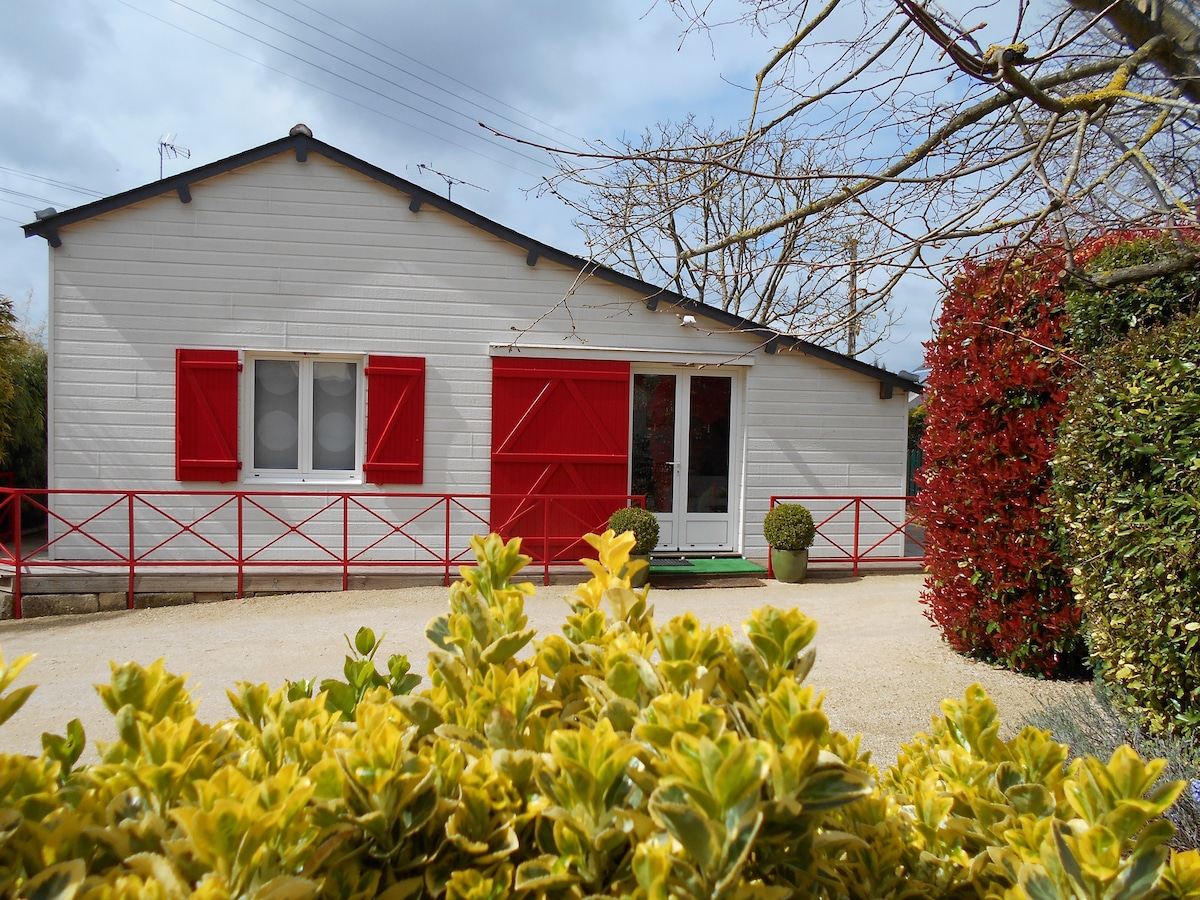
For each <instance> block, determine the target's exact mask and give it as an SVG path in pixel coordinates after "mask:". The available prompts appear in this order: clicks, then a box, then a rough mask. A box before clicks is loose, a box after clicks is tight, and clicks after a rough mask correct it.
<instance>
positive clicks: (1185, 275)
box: [1066, 231, 1200, 355]
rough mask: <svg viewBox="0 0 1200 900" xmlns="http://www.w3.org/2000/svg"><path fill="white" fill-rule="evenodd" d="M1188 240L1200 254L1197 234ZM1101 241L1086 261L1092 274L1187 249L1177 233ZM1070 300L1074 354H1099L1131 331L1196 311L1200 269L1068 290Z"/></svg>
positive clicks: (1112, 236) (1114, 236) (1156, 260)
mask: <svg viewBox="0 0 1200 900" xmlns="http://www.w3.org/2000/svg"><path fill="white" fill-rule="evenodd" d="M1186 240H1187V243H1188V245H1189V247H1190V248H1191V251H1192V252H1193V253H1200V241H1198V240H1197V236H1196V234H1195V232H1192V231H1189V232H1188V234H1187V235H1186ZM1100 242H1101V243H1103V244H1104V245H1106V246H1105V249H1103V250H1101V251H1100V252H1099V253H1096V254H1095V255H1094V256H1092V257H1091V258H1090V259H1089V260H1088V261H1087V271H1088V273H1089V274H1092V275H1100V274H1105V273H1107V272H1110V271H1112V270H1114V269H1125V268H1130V267H1132V266H1140V265H1149V264H1152V263H1162V262H1166V261H1168V260H1171V259H1174V258H1177V257H1179V256H1180V255H1181V254H1182V252H1183V248H1182V247H1181V246H1180V245H1179V242H1178V241H1176V240H1175V238H1174V237H1173V236H1171V235H1169V234H1167V235H1164V234H1163V233H1162V232H1151V233H1139V232H1133V233H1129V232H1114V233H1112V234H1110V235H1106V236H1105V237H1104V238H1101V239H1100ZM1066 301H1067V302H1066V310H1067V321H1068V326H1067V336H1068V339H1069V340H1070V343H1071V347H1072V350H1073V352H1075V353H1080V354H1084V355H1086V354H1089V353H1094V352H1095V351H1097V350H1099V349H1100V348H1102V347H1105V346H1108V345H1109V344H1112V343H1114V342H1116V341H1119V340H1121V339H1122V338H1123V337H1124V336H1125V335H1126V334H1127V333H1129V332H1130V331H1132V330H1137V329H1139V328H1149V327H1153V326H1155V325H1161V324H1164V323H1166V322H1169V321H1170V320H1171V319H1172V318H1174V317H1175V316H1177V315H1180V314H1185V313H1189V312H1193V311H1194V310H1195V309H1196V308H1197V306H1198V305H1200V267H1198V268H1194V269H1191V270H1190V271H1184V272H1178V273H1175V274H1172V275H1160V276H1158V277H1155V278H1147V279H1143V280H1142V281H1138V282H1134V283H1132V284H1125V285H1121V286H1120V287H1115V288H1110V289H1109V290H1104V291H1096V290H1092V289H1084V288H1075V289H1073V290H1069V291H1067V292H1066Z"/></svg>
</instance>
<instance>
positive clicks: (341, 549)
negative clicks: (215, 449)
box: [0, 487, 645, 618]
mask: <svg viewBox="0 0 1200 900" xmlns="http://www.w3.org/2000/svg"><path fill="white" fill-rule="evenodd" d="M629 503H633V504H636V505H645V498H644V497H643V496H640V495H625V494H622V495H612V496H607V495H603V496H595V495H589V496H586V497H585V496H561V495H560V496H541V495H521V496H516V495H501V494H432V493H429V494H426V493H342V492H334V493H312V492H304V491H269V492H268V491H99V490H96V491H48V492H47V491H31V490H24V489H14V488H6V487H0V521H3V519H4V518H5V517H8V516H11V519H12V522H13V533H12V542H11V544H0V566H3V567H5V568H7V567H8V566H11V567H12V592H13V614H14V616H15V617H16V618H21V590H22V589H21V578H22V575H23V574H26V573H32V572H34V571H36V570H39V569H40V570H49V569H62V568H65V567H71V568H78V569H82V570H84V571H89V570H96V569H100V570H115V571H119V572H122V573H124V574H126V575H127V596H126V602H127V605H128V606H129V608H131V609H132V608H133V605H134V579H135V577H136V576H137V574H138V573H139V572H145V571H146V570H148V569H155V568H157V569H160V570H161V569H167V568H170V569H197V568H204V569H216V570H234V571H236V574H237V593H238V596H242V594H243V590H244V583H245V574H246V572H247V571H248V570H252V569H262V568H268V567H270V568H276V569H291V568H302V569H326V570H330V569H332V570H335V571H336V570H340V571H341V575H342V588H343V590H345V589H347V588H348V586H349V580H350V574H351V572H352V571H362V570H367V569H372V568H375V569H378V568H390V569H397V568H400V569H403V568H419V569H423V570H425V571H431V572H437V571H439V570H440V572H441V574H442V577H443V580H444V582H445V583H446V584H449V583H450V569H451V566H455V565H460V564H463V563H470V562H472V561H473V557H472V555H471V551H470V549H469V547H468V543H467V540H468V538H469V536H470V535H472V534H478V533H481V532H482V533H486V532H489V531H496V532H499V533H500V534H502V535H504V536H505V537H515V536H520V537H522V538H523V541H522V546H521V549H522V551H523V552H525V553H527V554H529V555H530V556H532V557H534V559H535V560H537V561H538V562H539V563H540V564H541V567H542V569H543V578H544V580H545V583H546V584H549V583H550V569H551V567H552V566H563V565H572V564H577V563H578V561H579V559H580V558H581V557H584V556H588V555H591V547H590V546H589V545H588V544H587V543H586V542H585V541H584V540H583V539H582V537H580V536H581V535H583V534H585V533H587V532H599V531H603V530H604V528H605V527H606V526H607V520H608V516H609V514H610V513H611V512H612V510H614V509H616V508H618V507H620V506H624V505H626V504H629ZM23 507H25V508H30V509H35V510H40V511H41V512H43V513H44V514H45V517H46V520H47V537H46V538H45V540H42V541H41V542H40V543H36V546H25V545H24V544H23V543H22V535H21V514H22V508H23ZM497 508H502V509H503V510H505V512H504V521H502V522H497V521H495V520H494V519H493V518H492V515H493V510H495V509H497ZM530 534H536V535H540V537H534V538H533V539H530V538H529V537H528V535H530ZM0 571H2V570H0Z"/></svg>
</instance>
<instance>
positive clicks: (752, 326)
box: [22, 134, 922, 393]
mask: <svg viewBox="0 0 1200 900" xmlns="http://www.w3.org/2000/svg"><path fill="white" fill-rule="evenodd" d="M288 151H293V152H295V153H296V155H297V158H299V159H303V156H304V154H306V153H308V152H315V153H319V154H321V155H322V156H324V157H326V158H327V159H329V160H330V161H332V162H336V163H338V164H340V165H343V166H345V167H346V168H348V169H351V170H353V171H355V172H358V173H360V174H362V175H365V176H367V177H368V178H371V179H374V180H375V181H378V182H380V183H381V184H385V185H387V186H388V187H391V188H393V189H395V190H397V191H399V192H401V193H403V194H406V195H408V196H409V197H410V198H411V200H412V201H413V203H412V204H411V206H412V207H413V208H414V209H419V208H420V206H422V205H424V204H426V203H427V204H429V205H430V206H432V207H435V208H436V209H439V210H441V211H442V212H445V213H448V214H449V215H452V216H455V217H456V218H458V219H461V220H462V221H464V222H467V223H468V224H470V225H474V226H475V227H476V228H479V229H481V230H483V231H485V232H487V233H489V234H491V235H494V236H495V237H498V238H500V239H501V240H503V241H506V242H507V243H510V244H513V245H515V246H517V247H520V248H522V249H523V250H525V251H526V252H527V254H528V257H527V258H528V259H530V260H534V261H536V259H537V258H539V257H541V258H545V259H548V260H552V261H553V262H556V263H559V264H560V265H563V266H566V267H567V268H571V269H575V270H576V271H579V272H581V273H582V274H584V275H595V276H596V277H597V278H601V279H603V280H605V281H607V282H610V283H611V284H615V285H617V286H619V287H623V288H627V289H629V290H632V291H634V292H635V293H638V294H640V295H641V296H642V297H643V298H645V299H647V300H657V301H659V302H660V303H666V304H667V305H668V306H670V307H671V308H673V309H678V310H680V311H682V312H688V313H695V314H696V315H701V316H704V317H705V318H706V319H709V320H710V321H714V322H716V323H718V324H720V325H722V326H724V327H727V328H729V329H731V330H735V331H740V332H744V333H746V334H749V335H753V336H758V337H760V338H761V339H762V341H763V344H764V346H766V345H768V344H769V345H770V347H771V349H778V348H779V347H780V346H781V345H782V346H784V347H787V348H789V349H793V350H797V351H799V352H801V353H804V354H805V355H807V356H811V357H814V358H816V359H821V360H824V361H825V362H829V363H832V364H833V365H836V366H840V367H841V368H843V369H848V370H850V371H852V372H857V373H859V374H861V375H864V376H866V377H867V378H871V379H873V380H875V381H878V382H879V383H880V385H881V387H887V388H900V389H901V390H904V391H908V392H910V393H921V391H922V387H921V385H920V384H919V383H918V382H916V381H913V380H911V379H908V378H904V377H902V376H900V375H897V374H896V373H894V372H889V371H887V370H886V369H880V368H878V367H877V366H872V365H870V364H869V363H864V362H861V361H860V360H857V359H854V358H853V357H850V356H846V355H844V354H841V353H838V352H837V351H836V350H830V349H828V348H826V347H822V346H820V345H819V344H813V343H810V342H809V341H805V340H802V339H801V338H798V337H795V336H794V335H789V334H785V333H783V332H779V331H775V330H774V329H772V328H768V327H767V326H766V325H762V324H761V323H758V322H752V321H751V320H749V319H744V318H742V317H741V316H738V315H736V314H734V313H730V312H727V311H726V310H723V309H720V308H718V307H715V306H709V305H708V304H706V303H701V302H699V301H697V300H691V299H689V298H687V297H684V296H682V295H680V294H677V293H675V292H673V291H670V290H668V289H666V288H664V287H661V286H658V285H654V284H650V283H649V282H646V281H642V280H641V279H638V278H634V277H633V276H632V275H626V274H625V273H624V272H619V271H617V270H616V269H613V268H610V267H608V266H604V265H601V264H600V263H597V262H595V261H593V260H588V259H584V258H582V257H579V256H575V255H574V254H572V253H568V252H566V251H565V250H560V249H558V248H557V247H552V246H550V245H549V244H544V243H542V242H541V241H539V240H537V239H535V238H532V237H530V236H529V235H526V234H521V233H520V232H518V231H514V230H513V229H511V228H508V227H507V226H505V225H501V224H500V223H499V222H494V221H492V220H491V219H489V218H487V217H486V216H482V215H480V214H479V213H477V212H475V211H474V210H470V209H467V208H466V207H465V206H460V205H459V204H457V203H455V202H453V201H452V200H449V199H447V198H445V197H442V196H441V195H440V194H437V193H434V192H433V191H431V190H429V189H427V188H424V187H421V185H419V184H414V183H413V182H411V181H408V180H407V179H404V178H401V177H400V176H399V175H395V174H393V173H391V172H388V171H387V170H386V169H381V168H379V167H378V166H375V165H372V164H371V163H369V162H366V161H365V160H362V159H359V158H358V157H357V156H352V155H351V154H349V153H347V152H345V151H344V150H339V149H338V148H337V147H334V146H333V145H332V144H327V143H325V142H324V141H320V140H317V139H316V138H312V137H309V136H307V135H302V134H298V135H289V136H288V137H284V138H280V139H279V140H276V141H271V142H270V143H267V144H263V145H261V146H259V147H254V148H252V149H250V150H245V151H243V152H241V153H237V154H235V155H233V156H229V157H226V158H225V159H220V160H217V161H216V162H212V163H209V164H207V165H203V166H198V167H197V168H195V169H191V170H189V171H187V172H181V173H179V174H178V175H172V176H170V177H169V178H163V179H161V180H159V181H153V182H151V183H149V184H146V185H142V186H141V187H137V188H133V189H132V190H128V191H124V192H122V193H120V194H113V195H112V196H111V197H105V198H103V199H100V200H96V201H94V202H92V203H87V204H84V205H83V206H77V207H75V208H73V209H68V210H64V211H63V212H61V213H55V214H54V215H49V216H46V217H45V218H43V219H39V220H38V221H36V222H31V223H30V224H28V225H24V226H22V228H23V229H24V230H25V236H26V237H34V236H40V237H44V238H46V239H47V240H50V241H51V242H52V243H53V242H54V241H55V240H57V239H58V231H59V229H61V228H65V227H67V226H69V225H73V224H75V223H77V222H82V221H85V220H86V219H90V218H93V217H95V216H99V215H103V214H104V213H108V212H112V211H114V210H117V209H121V208H122V207H125V206H129V205H131V204H134V203H140V202H141V201H143V200H149V199H151V198H153V197H157V196H159V195H161V194H166V193H169V192H171V191H176V192H181V191H182V192H186V191H188V190H189V189H190V187H191V186H193V185H195V184H196V183H197V182H200V181H204V180H206V179H208V178H213V177H215V176H217V175H223V174H225V173H227V172H230V171H232V170H234V169H238V168H241V167H242V166H247V165H250V164H251V163H256V162H259V161H261V160H264V159H269V158H270V157H273V156H278V155H279V154H281V153H285V152H288ZM180 196H182V194H180Z"/></svg>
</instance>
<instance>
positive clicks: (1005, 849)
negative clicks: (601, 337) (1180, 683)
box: [0, 532, 1200, 900]
mask: <svg viewBox="0 0 1200 900" xmlns="http://www.w3.org/2000/svg"><path fill="white" fill-rule="evenodd" d="M589 540H590V541H591V542H592V543H593V545H594V546H595V547H596V549H597V550H598V554H599V561H598V562H597V561H589V563H588V564H589V566H590V568H591V570H592V572H593V575H594V577H593V578H592V579H591V580H590V581H588V582H587V583H585V584H583V585H581V586H580V587H579V588H578V589H577V590H576V591H575V593H573V594H572V595H571V596H570V597H569V598H568V604H569V606H570V611H569V614H568V615H567V617H566V622H565V624H564V626H563V628H562V633H561V634H558V635H548V636H546V637H545V638H543V639H542V640H540V641H535V640H534V638H535V635H534V633H533V631H532V629H529V628H528V627H527V622H526V618H525V615H524V603H525V598H526V597H527V596H529V595H531V594H532V593H533V588H532V586H531V585H529V584H518V583H514V582H513V577H514V576H515V575H516V574H517V572H518V571H519V570H520V568H521V567H522V566H523V565H525V564H526V563H527V562H528V561H529V559H528V557H524V556H522V555H521V554H520V552H519V545H518V543H517V542H516V541H514V542H512V543H509V544H505V543H503V542H502V541H501V540H500V539H499V538H497V537H495V536H492V537H489V538H487V539H476V540H475V541H474V542H473V546H474V549H475V552H476V554H477V557H478V560H479V566H478V567H477V568H471V569H464V572H463V580H462V581H461V582H459V583H457V584H456V585H454V586H453V587H452V588H451V590H450V610H449V612H448V613H447V614H444V615H441V616H439V617H437V618H436V619H434V621H433V622H431V623H430V625H429V627H428V631H427V634H428V636H429V638H430V641H431V642H432V645H433V648H432V650H431V651H430V654H429V668H428V674H429V678H428V683H427V687H425V688H424V689H423V690H421V691H419V692H416V691H414V689H413V684H412V679H411V677H410V675H409V673H408V672H407V666H406V664H405V662H404V661H403V660H402V658H400V657H393V658H392V659H391V660H389V661H388V664H387V673H386V674H384V673H382V672H379V671H377V670H376V668H375V665H374V663H373V662H372V660H371V657H372V656H373V655H374V654H375V652H376V650H377V649H378V646H379V642H378V641H377V640H376V639H375V637H374V635H372V634H370V633H369V632H365V631H362V632H360V633H359V635H358V636H356V639H355V640H354V642H353V644H352V647H353V655H352V656H351V657H350V658H348V659H347V663H346V668H345V675H346V680H345V681H344V682H334V681H327V682H323V683H322V685H321V690H320V692H318V693H316V695H315V696H313V695H312V694H313V691H314V688H313V685H312V684H311V683H307V682H296V683H292V684H289V685H287V686H285V687H283V688H280V689H278V690H272V689H271V688H270V687H268V686H267V685H250V684H240V685H238V686H237V687H236V688H235V689H234V690H233V691H231V692H230V694H229V696H230V700H231V702H232V704H233V707H234V710H235V713H236V715H235V717H234V718H232V719H230V720H228V721H226V722H222V723H218V724H216V725H209V724H205V723H202V722H199V721H198V720H197V719H196V717H195V706H194V704H193V703H192V701H191V699H190V697H189V696H188V694H187V691H186V690H185V689H184V686H183V680H182V679H181V678H178V677H176V676H174V675H171V674H169V673H167V672H165V671H163V668H162V666H161V663H159V664H155V665H153V666H151V667H149V668H143V667H140V666H136V665H132V664H130V665H125V666H121V667H114V671H113V679H112V684H111V686H108V687H104V688H102V689H101V696H102V698H103V700H104V702H105V704H106V705H107V706H108V708H109V709H110V710H112V711H113V713H114V716H115V719H116V724H117V732H118V734H119V735H120V737H119V739H118V740H117V741H116V742H115V743H113V744H111V745H107V746H102V747H101V748H100V753H101V762H100V763H99V764H97V765H93V766H85V767H76V762H77V760H78V758H79V752H80V750H81V749H82V746H83V735H82V733H81V731H80V730H79V728H78V725H77V723H74V724H73V725H72V726H71V727H69V728H68V733H67V735H66V736H61V737H54V736H49V737H47V739H46V748H47V752H46V753H45V754H44V755H43V756H42V757H41V758H38V759H32V758H29V757H25V756H17V755H11V754H8V755H0V885H2V887H3V891H4V895H5V896H19V897H29V898H58V900H101V898H104V900H109V898H125V897H128V898H134V897H137V898H146V900H150V898H176V897H178V898H183V897H198V898H231V897H237V898H253V900H303V898H309V897H323V898H331V900H332V898H338V900H349V898H359V897H362V898H367V897H376V896H378V897H384V898H387V900H402V898H407V897H446V898H447V900H466V898H474V900H504V898H510V897H512V898H526V897H528V898H530V900H533V898H584V897H633V898H647V900H650V898H654V900H667V898H693V897H694V898H701V897H703V898H730V900H735V898H737V900H774V898H779V900H783V898H786V897H808V896H812V897H847V896H853V897H867V896H870V897H897V898H898V897H968V896H969V897H984V896H987V897H1005V898H1019V897H1032V898H1039V900H1040V898H1049V897H1062V896H1076V897H1101V896H1105V897H1112V898H1114V900H1115V898H1123V900H1124V898H1130V900H1132V898H1143V897H1145V898H1149V897H1178V898H1182V897H1195V896H1198V895H1200V854H1198V853H1197V852H1194V851H1189V852H1177V853H1174V854H1173V855H1172V854H1170V853H1169V851H1168V850H1167V848H1166V846H1165V841H1166V840H1167V839H1168V838H1169V836H1170V833H1171V826H1170V825H1169V823H1167V822H1166V821H1165V820H1163V819H1161V818H1159V816H1160V815H1161V813H1162V812H1163V811H1164V810H1165V809H1167V808H1168V807H1169V805H1170V804H1171V802H1172V800H1173V799H1174V798H1175V797H1176V796H1177V794H1178V792H1179V791H1180V789H1181V785H1180V784H1168V785H1156V781H1157V779H1158V776H1159V773H1160V771H1161V768H1162V764H1161V762H1152V763H1148V764H1147V763H1144V762H1143V761H1142V760H1140V759H1139V758H1138V757H1137V755H1136V754H1134V753H1133V752H1132V751H1131V750H1129V749H1128V748H1123V749H1121V750H1118V751H1117V752H1116V753H1115V754H1114V755H1113V757H1112V759H1111V760H1110V761H1109V762H1108V763H1101V762H1098V761H1096V760H1095V759H1084V760H1079V761H1075V762H1073V763H1070V764H1068V763H1067V759H1066V749H1065V748H1064V747H1062V746H1060V745H1057V744H1055V743H1054V742H1053V741H1052V740H1051V739H1050V737H1049V735H1048V733H1046V732H1040V731H1037V730H1035V729H1026V730H1025V731H1023V732H1022V733H1021V734H1020V735H1018V736H1017V737H1015V738H1012V739H1011V740H1007V741H1005V740H1001V739H1000V737H999V722H998V720H997V718H996V710H995V707H994V706H993V705H992V703H991V702H990V701H989V700H988V699H987V698H986V696H984V694H983V692H982V690H981V689H979V688H978V687H974V688H972V689H970V690H969V691H968V692H967V695H966V696H965V698H964V699H963V700H961V701H956V702H951V701H947V702H946V703H944V704H943V711H944V713H945V715H944V717H943V718H939V719H935V720H934V722H933V724H932V727H931V729H930V734H929V735H927V736H925V735H922V736H919V737H918V738H917V739H916V740H915V741H914V743H913V744H912V745H910V746H907V747H905V748H903V749H902V750H901V753H900V756H899V762H898V763H897V765H896V766H894V767H892V768H891V769H888V770H887V771H885V772H883V773H879V772H877V771H876V770H875V769H874V767H872V765H871V764H870V761H869V759H868V758H867V756H866V755H865V754H862V753H860V751H859V747H858V742H857V740H851V739H848V738H846V737H845V736H844V735H842V734H841V733H839V732H837V731H833V730H832V729H831V728H830V724H829V721H828V719H827V717H826V716H825V713H824V712H823V711H822V710H821V695H819V694H817V693H816V692H815V691H814V690H813V688H812V687H809V686H807V685H805V684H804V680H805V676H806V675H807V674H808V672H809V670H810V668H811V666H812V664H813V659H814V651H813V649H812V647H811V642H812V640H813V637H814V635H815V634H816V623H815V622H814V621H812V620H811V619H809V618H808V617H806V616H805V615H803V614H802V613H800V612H799V611H797V610H791V611H783V610H778V609H773V608H770V607H767V608H764V609H760V610H757V611H756V612H754V613H753V614H752V616H751V617H750V619H749V621H748V622H747V623H746V624H745V633H746V641H744V642H742V641H734V640H733V636H732V634H731V632H730V630H729V629H728V628H727V627H722V628H715V629H714V628H708V627H705V626H703V625H701V624H700V623H699V622H698V621H697V620H696V619H695V617H694V616H692V615H690V614H689V615H684V616H681V617H677V618H675V619H672V620H671V621H669V622H666V623H662V624H658V623H656V622H655V621H654V619H653V615H652V610H651V608H650V607H649V605H648V595H647V592H646V590H644V589H643V590H641V591H634V590H632V589H631V588H630V586H629V582H628V580H627V579H624V578H620V577H617V576H615V575H614V574H613V573H615V572H620V571H621V570H622V569H623V567H624V565H625V563H626V562H627V560H628V553H629V549H630V547H631V546H632V542H633V539H632V536H631V535H628V534H626V535H622V536H616V535H614V534H613V533H612V532H608V533H606V534H605V535H604V536H602V537H599V538H597V537H596V536H594V535H593V536H589ZM27 661H28V660H27V659H22V660H20V661H18V662H17V663H15V664H14V665H13V666H8V667H5V668H4V670H3V673H2V674H0V692H2V691H4V690H7V689H8V688H9V687H10V686H11V684H12V682H13V678H15V677H16V675H17V674H18V672H19V670H20V668H21V667H22V666H23V665H24V664H25V663H26V662H27ZM338 684H340V685H341V687H340V688H337V687H335V686H336V685H338ZM27 690H28V689H24V688H23V689H18V690H17V691H13V692H11V693H9V694H7V696H5V697H3V698H2V699H0V721H2V720H3V719H4V718H5V717H6V716H7V715H9V714H11V713H13V712H14V711H15V710H16V707H18V706H19V705H20V702H21V700H22V699H23V694H24V693H26V692H27Z"/></svg>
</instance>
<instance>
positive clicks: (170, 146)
mask: <svg viewBox="0 0 1200 900" xmlns="http://www.w3.org/2000/svg"><path fill="white" fill-rule="evenodd" d="M168 156H169V157H171V158H172V159H176V158H178V157H180V156H182V157H183V158H184V159H191V158H192V151H191V150H189V149H188V148H187V147H180V146H179V145H178V144H176V143H175V132H173V131H171V132H168V133H167V134H164V135H163V136H162V137H160V138H159V139H158V180H159V181H162V177H163V160H164V159H166V157H168Z"/></svg>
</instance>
